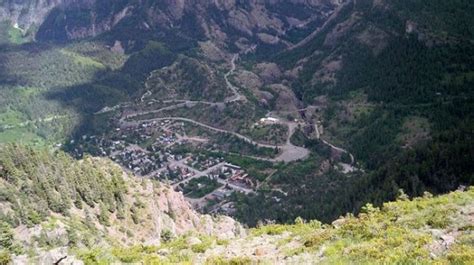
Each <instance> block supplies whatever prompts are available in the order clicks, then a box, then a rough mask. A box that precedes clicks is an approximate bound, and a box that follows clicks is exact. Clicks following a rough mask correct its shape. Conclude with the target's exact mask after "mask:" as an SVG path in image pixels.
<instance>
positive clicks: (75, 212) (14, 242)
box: [0, 145, 243, 264]
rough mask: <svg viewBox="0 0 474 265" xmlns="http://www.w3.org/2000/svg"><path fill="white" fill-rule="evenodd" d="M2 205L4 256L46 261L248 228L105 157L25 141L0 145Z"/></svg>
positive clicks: (0, 248)
mask: <svg viewBox="0 0 474 265" xmlns="http://www.w3.org/2000/svg"><path fill="white" fill-rule="evenodd" d="M0 209H1V213H0V238H1V240H0V253H1V254H0V256H1V258H0V264H8V262H6V261H7V260H9V259H11V258H12V257H13V256H14V257H15V262H28V263H30V262H33V263H40V264H48V263H54V262H56V261H57V260H59V259H60V258H61V257H63V256H67V255H78V256H80V257H81V258H82V259H86V260H87V259H89V256H88V255H89V254H86V253H84V251H89V250H92V249H93V248H94V247H96V246H98V245H102V246H108V247H114V246H115V247H120V246H125V245H129V244H132V245H133V244H139V243H144V244H147V245H155V244H160V241H163V242H165V241H168V240H170V239H171V238H174V237H176V236H178V235H181V234H183V233H187V232H189V233H193V234H195V235H196V236H197V235H207V236H219V238H225V239H228V238H231V237H233V236H235V235H236V234H239V233H240V232H243V230H241V226H240V224H237V223H236V222H235V221H233V220H232V219H230V218H225V217H221V218H215V219H214V218H211V217H210V216H203V215H199V214H197V213H196V212H194V211H193V210H192V209H191V208H190V207H189V205H188V203H187V202H185V201H184V198H183V197H182V195H181V194H178V193H176V192H174V191H172V190H171V189H170V188H169V187H166V186H164V185H162V184H160V183H158V182H152V181H150V180H140V179H138V178H135V177H134V176H128V175H127V174H126V173H125V172H124V171H123V170H122V169H121V168H120V167H118V166H117V165H115V164H113V163H112V162H110V161H107V160H105V159H98V158H92V157H87V158H85V159H83V160H80V161H77V160H75V159H73V158H71V157H70V156H69V155H67V154H65V153H63V152H56V151H50V150H48V149H38V148H31V147H25V146H21V145H8V146H2V147H0ZM64 247H67V249H64ZM55 259H56V260H55ZM69 260H70V261H71V260H74V259H69ZM89 261H90V262H92V261H91V260H89ZM90 264H95V263H94V262H93V263H90Z"/></svg>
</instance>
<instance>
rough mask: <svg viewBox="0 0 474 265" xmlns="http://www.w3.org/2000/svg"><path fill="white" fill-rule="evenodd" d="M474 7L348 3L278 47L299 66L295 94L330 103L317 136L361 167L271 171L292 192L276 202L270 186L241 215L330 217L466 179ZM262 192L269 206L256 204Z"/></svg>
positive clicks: (473, 120)
mask: <svg viewBox="0 0 474 265" xmlns="http://www.w3.org/2000/svg"><path fill="white" fill-rule="evenodd" d="M472 12H474V6H473V4H472V2H470V1H454V0H453V1H415V0H406V1H395V2H393V1H371V0H362V1H354V2H353V3H350V4H348V5H346V6H344V7H343V8H342V9H341V10H340V12H339V13H338V15H337V16H336V17H334V19H332V20H331V21H330V22H329V23H327V24H326V26H325V27H323V28H322V29H321V30H320V32H319V34H317V35H315V36H314V37H313V38H312V39H310V40H309V41H308V42H306V43H305V44H304V45H302V46H300V47H297V48H295V49H289V50H286V51H283V52H281V53H279V54H277V55H275V56H274V57H273V60H274V61H275V62H277V63H278V64H279V65H281V66H282V67H285V68H287V69H293V68H295V69H298V70H299V74H298V78H297V79H295V80H293V84H292V88H293V90H294V91H295V93H296V94H297V96H298V97H299V98H300V99H301V100H303V101H305V102H306V103H307V104H314V105H318V104H321V103H319V102H321V98H323V99H324V100H327V101H328V102H329V103H328V104H327V106H324V105H322V104H321V106H322V108H325V110H324V114H323V119H322V122H323V125H324V128H325V134H324V135H323V136H322V137H323V138H324V139H329V141H332V142H336V143H340V144H341V145H342V146H344V147H347V148H348V150H349V151H350V152H352V154H354V156H355V157H356V160H357V161H358V163H359V164H360V166H361V167H362V168H364V170H365V173H364V174H360V175H357V177H355V178H356V179H354V177H352V178H351V179H346V178H344V177H341V176H340V174H337V172H332V173H331V174H327V175H324V176H319V175H318V173H315V172H317V170H316V167H315V166H312V164H311V163H301V164H300V165H295V166H294V167H289V168H288V169H287V170H288V171H287V174H288V175H284V176H278V179H275V183H276V184H279V185H284V187H285V189H284V190H285V191H287V192H289V194H291V195H290V196H288V199H287V200H285V199H284V201H283V202H282V203H281V204H279V205H278V207H277V206H274V205H275V203H274V202H272V201H271V197H272V196H273V195H272V193H273V192H271V191H269V192H267V195H266V196H263V195H262V194H260V196H256V197H255V198H241V199H239V201H241V203H242V204H243V206H242V211H241V215H242V216H244V218H246V219H245V220H247V221H251V222H252V221H255V220H258V217H257V218H255V216H265V217H267V218H269V219H277V220H279V221H284V220H285V219H284V218H283V219H281V216H286V214H287V213H289V216H288V219H287V220H291V218H294V217H295V216H298V215H301V216H312V217H317V218H321V219H324V220H326V219H331V218H335V216H334V214H335V212H337V210H336V209H345V210H346V211H357V209H359V208H360V207H361V206H362V205H364V203H365V202H373V203H376V204H381V203H382V202H383V201H386V200H391V199H393V198H395V196H396V194H397V191H398V189H399V188H402V189H404V190H405V191H406V192H407V193H408V194H409V195H411V196H420V195H421V194H422V193H423V192H424V191H430V192H434V193H443V192H447V191H449V190H453V189H456V188H457V187H458V186H459V185H470V184H472V183H473V182H474V166H473V165H474V164H473V163H472V161H474V148H473V147H474V138H473V136H474V134H473V132H474V127H473V126H474V116H473V113H474V112H473V111H474V105H473V102H474V101H473V99H474V94H473V93H474V90H473V89H472V88H473V87H474V75H473V74H474V65H473V62H474V46H473V45H472V43H473V36H472V30H473V29H474V21H473V20H472V16H470V15H469V14H470V13H472ZM309 144H310V142H307V145H309ZM290 168H291V169H290ZM310 168H311V170H310ZM292 170H293V171H292ZM290 172H293V174H291V173H290ZM295 173H296V174H295ZM295 175H296V176H298V178H295V177H294V176H295ZM330 175H331V177H328V176H330ZM300 183H305V185H304V187H299V188H296V186H297V185H300ZM321 183H325V184H323V186H325V187H330V188H327V189H320V187H321V186H320V185H321ZM273 194H274V193H273ZM265 198H266V200H265ZM334 198H335V199H334ZM262 200H265V201H266V202H267V207H255V206H256V205H260V203H261V201H262ZM308 201H311V202H316V203H313V204H311V205H308V204H306V203H305V202H308ZM323 201H324V202H326V203H320V202H323ZM282 207H283V209H284V210H280V209H282ZM249 209H254V210H249ZM309 209H310V210H309ZM275 212H278V213H275ZM251 216H253V217H251ZM247 218H248V219H247Z"/></svg>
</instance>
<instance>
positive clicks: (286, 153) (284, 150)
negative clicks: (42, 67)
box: [99, 46, 355, 164]
mask: <svg viewBox="0 0 474 265" xmlns="http://www.w3.org/2000/svg"><path fill="white" fill-rule="evenodd" d="M255 48H256V46H251V47H250V48H248V49H247V50H246V51H244V52H243V54H245V53H248V52H250V51H252V50H254V49H255ZM239 57H240V54H239V53H237V54H234V55H233V57H232V59H231V61H230V64H231V68H230V70H229V71H228V72H227V73H226V74H225V75H224V79H225V82H226V85H227V87H228V88H229V89H230V90H231V91H232V92H233V94H234V95H233V96H231V97H228V98H226V99H225V100H224V102H207V101H192V100H165V101H161V102H163V103H177V104H175V105H171V106H167V107H164V108H161V109H157V110H149V111H142V112H136V113H132V114H128V115H126V116H123V117H122V118H121V119H120V123H121V125H123V126H137V125H138V124H139V123H142V122H152V121H162V120H175V121H185V122H189V123H192V124H195V125H198V126H201V127H203V128H206V129H208V130H212V131H215V132H219V133H226V134H231V135H233V136H235V137H237V138H239V139H241V140H244V141H245V142H247V143H249V144H252V145H255V146H257V147H263V148H275V147H277V148H279V150H280V151H281V153H280V155H279V156H278V157H276V158H273V159H271V158H263V157H253V156H249V157H252V158H254V159H259V160H265V161H270V162H285V163H288V162H293V161H297V160H303V159H306V158H307V157H308V156H309V154H310V151H309V150H308V149H306V148H304V147H299V146H295V145H293V144H292V143H291V140H290V139H291V136H292V135H293V133H294V132H295V129H296V127H297V126H298V124H297V123H295V122H290V121H288V122H286V121H280V122H279V123H280V124H284V125H286V126H288V136H287V140H286V143H285V144H283V145H280V146H276V145H269V144H262V143H258V142H256V141H254V140H252V139H250V138H249V137H247V136H244V135H242V134H239V133H236V132H233V131H228V130H224V129H219V128H216V127H213V126H210V125H207V124H204V123H202V122H199V121H195V120H192V119H189V118H186V117H162V118H151V119H143V120H134V121H129V119H132V118H137V117H139V116H143V115H147V114H155V113H159V112H163V111H166V110H173V109H177V108H181V107H186V106H193V105H195V104H199V103H200V104H207V105H212V106H217V105H223V104H224V105H225V104H228V103H232V102H236V101H246V100H247V99H246V97H245V96H244V95H242V94H240V93H239V89H238V88H237V87H236V86H234V85H233V84H232V82H230V80H229V77H230V76H231V75H232V74H233V73H234V72H235V70H236V69H237V66H236V61H237V60H238V59H239ZM150 95H151V92H150V91H149V90H148V91H147V92H146V93H145V94H144V95H143V96H142V97H141V98H140V101H142V102H144V99H145V98H146V97H148V96H150ZM153 101H156V100H153ZM117 107H120V105H117V106H114V107H112V108H106V109H104V110H102V111H100V112H99V113H103V112H108V111H111V110H115V109H117ZM316 133H317V138H318V139H320V140H321V141H322V142H323V143H324V144H326V145H328V146H330V147H331V148H333V149H335V150H338V151H340V152H344V153H348V154H349V155H350V157H351V163H352V164H354V162H355V159H354V156H353V155H352V154H351V153H349V152H348V151H347V150H344V149H342V148H340V147H337V146H334V145H333V144H331V143H329V142H327V141H326V140H324V139H321V138H320V134H319V130H318V128H317V126H316Z"/></svg>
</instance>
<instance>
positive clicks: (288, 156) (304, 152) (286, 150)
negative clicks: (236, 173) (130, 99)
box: [121, 117, 309, 163]
mask: <svg viewBox="0 0 474 265" xmlns="http://www.w3.org/2000/svg"><path fill="white" fill-rule="evenodd" d="M127 118H129V117H126V118H125V119H122V120H121V123H122V125H124V126H137V125H138V123H142V122H153V121H163V120H175V121H185V122H189V123H192V124H195V125H198V126H201V127H204V128H206V129H209V130H212V131H215V132H220V133H226V134H231V135H233V136H235V137H237V138H239V139H241V140H244V141H245V142H247V143H249V144H252V145H255V146H257V147H263V148H275V147H277V148H279V149H280V150H281V154H280V155H279V156H278V157H276V158H274V159H268V161H274V162H285V163H288V162H292V161H297V160H301V159H305V158H307V157H308V156H309V150H308V149H306V148H303V147H299V146H295V145H293V144H291V142H290V137H291V135H292V134H293V132H294V129H295V128H296V124H294V123H290V124H291V125H290V124H289V131H288V139H287V142H286V143H285V144H284V145H281V146H275V145H269V144H262V143H258V142H255V141H254V140H252V139H250V138H249V137H247V136H244V135H242V134H239V133H236V132H232V131H228V130H224V129H219V128H216V127H212V126H210V125H207V124H204V123H202V122H198V121H195V120H192V119H188V118H184V117H163V118H153V119H145V120H140V121H126V119H127Z"/></svg>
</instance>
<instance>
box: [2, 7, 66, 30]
mask: <svg viewBox="0 0 474 265" xmlns="http://www.w3.org/2000/svg"><path fill="white" fill-rule="evenodd" d="M65 2H70V1H65V0H5V1H2V2H1V3H0V20H4V19H5V20H10V21H11V23H13V24H14V25H17V26H18V27H20V28H22V29H25V30H27V29H30V28H31V27H32V26H35V27H39V26H40V25H41V24H42V23H43V21H44V20H45V18H46V17H47V16H48V14H49V12H50V11H51V10H52V9H54V8H55V7H57V6H59V5H61V4H63V3H65Z"/></svg>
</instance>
